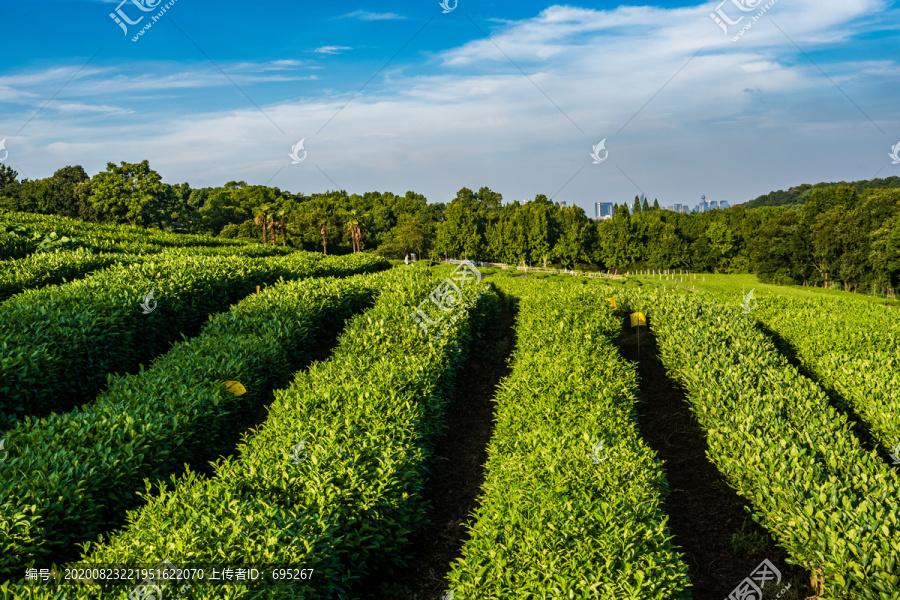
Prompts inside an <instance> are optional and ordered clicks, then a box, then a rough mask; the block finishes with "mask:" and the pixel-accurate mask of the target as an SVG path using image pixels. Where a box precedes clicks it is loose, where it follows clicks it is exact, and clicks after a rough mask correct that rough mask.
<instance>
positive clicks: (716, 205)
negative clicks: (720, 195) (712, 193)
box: [709, 200, 719, 210]
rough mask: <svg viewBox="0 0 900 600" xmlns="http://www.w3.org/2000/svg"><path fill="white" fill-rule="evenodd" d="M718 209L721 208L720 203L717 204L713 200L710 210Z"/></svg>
mask: <svg viewBox="0 0 900 600" xmlns="http://www.w3.org/2000/svg"><path fill="white" fill-rule="evenodd" d="M717 208H719V203H718V202H716V201H715V200H712V201H711V202H710V203H709V210H714V209H717Z"/></svg>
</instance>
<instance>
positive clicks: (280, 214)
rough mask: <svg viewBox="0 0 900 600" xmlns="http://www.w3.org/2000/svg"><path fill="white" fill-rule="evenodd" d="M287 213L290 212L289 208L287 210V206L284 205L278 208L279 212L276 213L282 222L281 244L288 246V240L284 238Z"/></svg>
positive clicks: (280, 225) (280, 224)
mask: <svg viewBox="0 0 900 600" xmlns="http://www.w3.org/2000/svg"><path fill="white" fill-rule="evenodd" d="M287 213H288V210H287V208H284V207H282V208H280V209H278V212H277V213H275V214H276V215H278V217H279V218H280V223H279V224H278V226H279V227H280V228H281V245H282V246H287V242H285V240H284V217H285V215H287Z"/></svg>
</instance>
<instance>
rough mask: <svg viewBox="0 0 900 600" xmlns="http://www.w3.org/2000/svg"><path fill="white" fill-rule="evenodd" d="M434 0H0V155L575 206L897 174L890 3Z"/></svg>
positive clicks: (734, 194)
mask: <svg viewBox="0 0 900 600" xmlns="http://www.w3.org/2000/svg"><path fill="white" fill-rule="evenodd" d="M138 5H142V6H143V8H145V9H146V10H141V7H139V6H138ZM738 5H742V6H743V7H744V8H746V9H747V10H746V11H742V10H740V8H739V7H738ZM165 6H168V8H167V9H165V13H164V14H162V16H160V17H159V18H158V20H157V21H156V22H152V17H153V16H154V15H157V14H158V13H160V11H162V10H163V7H165ZM444 6H446V7H447V12H444V8H443V7H442V6H441V5H440V3H439V1H438V0H430V1H426V2H409V1H397V2H390V3H364V4H357V3H346V2H334V3H307V2H299V3H282V2H272V1H261V2H255V3H253V4H247V3H238V2H233V1H230V0H223V1H221V2H216V3H210V2H199V1H198V0H168V2H163V1H161V0H126V2H124V3H121V2H120V0H113V1H106V0H50V1H47V2H40V3H37V2H13V1H11V0H0V19H2V22H3V24H4V25H5V27H4V32H3V36H4V43H3V55H2V58H0V140H3V139H5V140H6V142H5V150H0V159H2V162H3V164H7V165H9V166H11V167H13V168H14V169H16V171H18V172H19V175H20V177H27V178H30V179H37V178H42V177H48V176H50V175H52V174H53V172H54V171H55V170H57V169H59V168H61V167H64V166H66V165H75V164H80V165H82V166H84V168H85V169H86V170H87V172H88V173H89V174H91V175H93V174H95V173H97V172H98V171H101V170H103V169H105V167H106V163H107V162H115V163H116V164H118V163H119V162H120V161H123V160H124V161H128V162H138V161H141V160H144V159H147V160H149V161H150V165H151V167H152V168H154V169H155V170H157V171H158V172H159V173H160V174H161V175H162V177H163V180H164V181H166V182H168V183H180V182H184V181H186V182H188V183H190V184H191V186H193V187H205V186H219V185H223V184H225V183H226V182H228V181H231V180H237V181H240V180H243V181H246V182H247V183H248V184H259V185H262V184H267V185H270V186H274V187H279V188H280V189H282V190H288V191H291V192H293V193H304V194H311V193H316V192H324V191H326V190H329V189H345V190H347V192H348V193H360V194H361V193H364V192H367V191H391V192H394V193H396V194H401V195H402V194H404V193H405V192H406V191H407V190H414V191H416V192H418V193H421V194H424V195H425V196H426V197H427V198H428V200H429V201H430V202H448V201H449V200H451V199H452V198H453V197H454V196H455V194H456V191H457V190H458V189H460V188H462V187H468V188H472V189H475V190H477V189H478V188H480V187H482V186H488V187H490V188H491V189H493V190H494V191H496V192H499V193H501V194H502V195H503V198H504V201H507V202H509V201H513V200H520V201H524V200H530V199H532V198H534V196H535V195H536V194H545V195H547V196H548V197H551V198H552V199H553V200H554V201H560V202H566V203H567V204H568V205H569V206H572V205H578V206H580V207H582V208H583V209H584V210H585V212H587V214H588V215H589V216H593V213H594V210H595V209H594V206H595V203H597V202H615V203H619V204H622V203H630V202H631V201H633V198H634V196H636V195H637V196H640V195H641V194H646V196H647V198H648V199H649V201H650V202H651V203H652V201H653V199H654V198H658V199H659V203H660V205H661V206H664V207H665V206H671V205H675V204H687V205H689V206H691V207H693V206H695V205H697V204H698V203H699V202H700V196H701V195H703V194H705V195H706V198H707V200H708V201H721V200H725V201H727V202H729V203H730V204H731V205H735V204H740V203H745V202H747V201H748V200H751V199H753V198H755V197H757V196H759V195H761V194H766V193H768V192H770V191H773V190H778V189H788V188H790V187H793V186H795V185H799V184H801V183H817V182H820V181H840V180H845V181H853V180H864V179H872V178H873V177H888V176H891V175H900V164H892V159H891V158H890V157H889V154H890V153H891V150H892V146H894V145H895V144H898V142H900V112H898V108H897V106H898V98H900V66H898V61H897V52H896V48H897V47H900V43H898V42H900V34H898V31H900V11H898V8H897V5H896V2H890V1H884V0H846V1H842V2H827V3H823V2H820V1H818V0H766V1H761V0H726V2H724V3H722V2H707V3H698V2H667V3H665V4H664V5H661V6H645V5H642V4H640V3H629V4H625V3H619V2H593V3H583V4H566V5H559V4H553V3H548V2H538V1H534V0H525V1H522V2H515V3H504V4H502V5H501V4H498V3H494V2H487V3H484V2H482V3H476V2H471V1H468V0H459V1H458V3H456V2H455V0H448V1H447V2H445V3H444ZM454 6H455V8H454ZM751 8H752V10H750V9H751ZM117 9H118V11H119V12H118V13H116V11H117ZM760 12H763V13H764V14H763V15H762V16H761V17H760V18H759V19H758V20H757V21H755V22H753V21H752V18H753V15H755V14H759V13H760ZM111 13H113V14H117V15H118V16H117V17H116V19H115V20H114V19H113V18H111V17H110V14H111ZM711 13H713V14H716V15H718V16H717V17H716V18H717V19H718V21H719V23H717V22H716V20H714V19H713V18H711V17H710V14H711ZM121 16H124V17H125V19H122V18H119V17H121ZM739 18H742V19H741V22H740V23H738V24H737V25H733V26H728V25H727V22H728V21H732V22H733V21H737V20H738V19H739ZM139 19H140V22H137V23H136V24H135V25H129V24H128V23H127V21H129V20H130V21H131V22H136V21H138V20H139ZM117 20H118V21H119V22H117ZM151 22H152V26H151V27H149V28H147V29H146V30H145V31H144V33H143V34H142V35H141V36H140V37H138V38H137V41H136V42H135V41H132V39H133V38H134V36H136V35H137V33H138V32H139V31H140V30H141V28H143V27H145V25H147V24H148V23H151ZM747 24H750V25H752V26H751V27H750V28H749V29H746V28H745V30H744V32H743V34H741V37H740V38H739V39H737V41H732V38H733V37H734V36H735V35H737V34H738V32H739V31H740V30H741V28H742V27H744V26H745V25H747ZM723 28H725V29H727V30H728V35H726V34H725V31H723ZM126 30H127V33H126ZM301 140H303V142H304V143H303V148H302V150H298V154H297V155H296V156H297V157H298V158H299V157H304V158H303V160H302V161H299V162H298V161H296V160H292V158H291V156H289V155H290V154H291V152H292V148H294V147H297V144H298V142H299V141H301ZM298 148H299V147H298ZM4 152H8V155H7V156H6V157H4V156H3V154H4Z"/></svg>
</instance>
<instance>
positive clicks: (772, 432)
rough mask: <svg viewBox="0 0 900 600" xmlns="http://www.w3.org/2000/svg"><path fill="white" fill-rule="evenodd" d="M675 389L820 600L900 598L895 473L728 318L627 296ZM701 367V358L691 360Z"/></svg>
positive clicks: (717, 308)
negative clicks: (813, 577)
mask: <svg viewBox="0 0 900 600" xmlns="http://www.w3.org/2000/svg"><path fill="white" fill-rule="evenodd" d="M631 302H632V303H633V305H634V306H640V305H643V306H645V307H646V308H645V312H649V313H650V314H651V315H652V316H651V319H652V328H653V330H654V331H655V333H656V336H657V339H658V341H659V346H660V349H661V354H662V358H663V362H664V364H665V365H666V368H667V369H669V370H670V371H671V372H672V374H673V375H674V376H675V377H676V378H677V379H678V380H680V381H681V382H682V384H683V386H684V387H685V389H686V390H687V391H688V392H689V400H690V402H691V405H692V407H693V409H694V414H695V415H696V417H697V420H698V421H699V422H700V425H701V426H702V427H703V429H704V430H705V431H706V436H707V440H708V442H709V457H710V459H711V460H712V461H713V463H714V464H715V465H716V466H717V467H718V469H719V471H720V472H721V473H722V474H723V475H724V476H725V477H726V478H727V479H728V481H729V483H730V484H731V485H732V487H734V488H735V490H736V491H737V493H738V494H740V495H741V496H743V497H744V498H746V499H747V500H748V502H749V503H750V504H751V505H752V508H753V513H752V514H753V517H754V519H755V520H756V521H757V522H759V523H760V524H761V525H762V526H764V527H765V528H766V529H768V531H769V532H770V533H771V534H772V537H773V538H774V539H775V540H776V541H777V542H778V543H779V544H780V545H781V546H783V547H784V548H785V549H786V550H787V551H788V553H789V554H790V558H789V559H788V562H790V563H793V564H797V565H800V566H802V567H803V568H805V569H807V570H808V571H810V572H811V573H816V572H821V577H822V578H823V579H824V589H825V596H824V597H827V598H858V599H861V600H862V599H866V600H868V599H871V600H892V599H893V600H895V599H897V598H900V502H898V499H900V475H898V473H897V471H896V469H891V468H890V467H889V466H887V465H886V464H885V462H884V461H883V460H882V459H881V458H879V457H878V456H877V455H876V454H875V453H874V452H866V451H865V450H864V449H863V447H862V446H861V444H860V442H859V440H858V439H857V437H856V436H855V435H854V434H853V432H852V429H851V425H850V423H849V422H848V420H847V417H846V415H844V414H843V413H841V412H839V411H837V410H835V409H834V408H833V407H832V406H830V405H829V402H828V398H827V396H826V395H825V393H824V392H823V391H822V389H821V388H819V387H818V386H817V385H816V384H815V383H814V382H812V381H810V380H809V379H807V378H806V377H803V376H802V375H801V374H800V373H799V372H798V371H797V369H795V368H794V367H793V366H791V365H790V364H789V363H788V362H787V360H786V359H785V358H784V357H783V356H782V355H781V354H779V353H778V351H777V350H776V348H775V347H774V345H773V344H772V342H771V341H770V340H769V339H768V338H767V337H766V336H765V335H764V334H763V333H762V332H760V331H759V330H757V329H756V327H755V326H754V323H755V321H754V320H753V319H752V318H747V317H745V316H743V315H741V314H740V312H739V311H738V310H737V308H733V307H727V306H723V305H722V304H720V303H718V302H716V301H714V300H712V299H704V298H692V297H688V296H682V295H676V294H666V295H664V296H663V295H659V294H648V295H646V296H644V297H642V298H641V297H639V296H638V295H637V294H635V295H634V296H633V297H632V299H631ZM699 357H702V359H701V360H698V358H699Z"/></svg>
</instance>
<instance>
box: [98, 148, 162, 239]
mask: <svg viewBox="0 0 900 600" xmlns="http://www.w3.org/2000/svg"><path fill="white" fill-rule="evenodd" d="M170 194H171V186H168V185H167V184H164V183H162V178H161V177H160V175H159V173H157V172H156V171H154V170H153V169H151V168H150V162H149V161H146V160H145V161H143V162H141V163H126V162H124V161H122V163H121V165H120V166H116V165H115V164H114V163H108V164H107V165H106V171H102V172H100V173H98V174H96V175H95V176H94V178H93V179H92V180H91V195H90V199H91V204H92V205H93V207H94V209H95V210H96V211H97V216H98V218H99V219H100V220H101V221H108V222H113V223H130V224H132V225H144V226H148V225H151V224H156V223H158V219H159V216H160V214H161V213H162V212H164V211H165V210H166V209H167V207H168V204H169V202H170V196H169V195H170Z"/></svg>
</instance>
